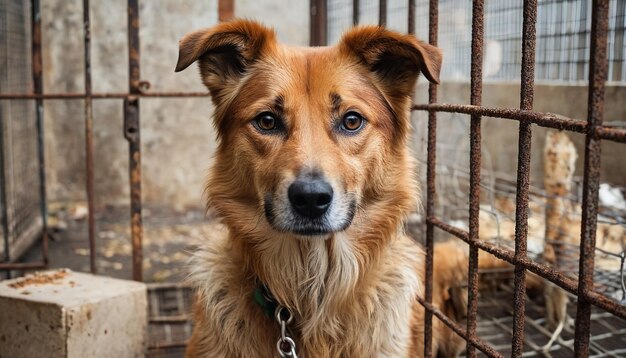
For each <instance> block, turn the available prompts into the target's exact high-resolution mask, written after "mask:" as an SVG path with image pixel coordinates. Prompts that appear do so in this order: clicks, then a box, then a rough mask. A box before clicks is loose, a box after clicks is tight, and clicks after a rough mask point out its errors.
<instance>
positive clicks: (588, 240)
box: [317, 0, 626, 357]
mask: <svg viewBox="0 0 626 358" xmlns="http://www.w3.org/2000/svg"><path fill="white" fill-rule="evenodd" d="M317 2H324V1H321V0H320V1H317ZM511 3H512V2H502V1H498V2H489V5H488V7H485V3H484V1H483V0H474V1H473V2H472V7H471V11H469V3H468V2H463V3H459V2H458V1H449V0H442V1H441V4H440V2H439V1H437V0H431V1H429V2H426V1H422V2H420V3H419V4H418V5H417V6H416V4H415V1H408V8H407V11H406V12H405V14H406V17H405V19H406V20H407V21H406V23H407V26H406V28H407V29H408V32H410V33H415V32H416V28H417V33H418V34H420V35H421V38H424V37H425V33H428V39H429V42H430V43H431V44H433V45H438V37H439V26H440V21H439V11H440V10H441V11H442V12H444V11H445V12H446V17H445V18H442V20H441V22H442V24H444V25H447V24H446V23H445V22H446V21H447V22H454V21H455V20H459V17H455V16H453V14H454V11H456V10H458V9H459V8H461V9H462V8H464V7H465V8H467V9H466V10H468V11H465V12H464V13H463V16H462V18H463V19H464V23H465V24H466V25H467V26H466V28H465V29H463V30H462V31H459V30H458V29H454V31H453V32H452V33H446V32H445V27H442V28H443V29H444V30H443V31H441V33H442V40H443V41H442V43H441V44H442V45H443V46H444V47H445V41H446V40H449V39H447V38H445V36H446V35H449V36H451V37H452V40H455V41H456V43H455V46H454V49H453V50H452V51H446V53H447V54H450V53H451V52H452V53H453V56H452V57H453V58H452V62H453V63H455V60H454V56H455V54H454V52H455V51H456V55H457V57H458V58H459V60H458V61H456V62H458V63H457V67H459V66H465V65H463V64H467V65H466V66H467V67H465V70H463V71H461V72H464V73H465V77H467V74H469V77H470V87H471V96H470V104H469V105H457V104H439V103H436V102H437V86H436V85H432V84H431V85H429V103H428V104H419V105H415V106H414V107H413V110H418V111H427V112H428V145H427V175H426V176H427V187H426V189H427V190H426V243H425V247H426V265H425V284H426V289H425V295H424V298H423V299H422V298H420V299H419V300H420V303H421V304H422V305H423V306H424V307H425V308H426V315H425V318H424V327H425V334H424V340H425V342H424V343H425V344H424V355H425V356H426V357H430V356H432V353H433V352H432V316H433V315H435V316H436V317H437V318H438V319H439V320H441V321H442V322H444V323H445V324H446V325H447V326H449V327H450V328H451V329H452V330H453V331H455V332H456V333H457V334H458V335H459V336H461V337H463V338H464V339H465V340H466V342H467V349H466V352H467V355H468V356H469V357H476V356H477V355H478V351H480V352H481V353H482V354H486V355H487V356H490V357H502V356H503V354H502V353H501V352H499V351H498V350H500V348H501V347H500V346H497V347H496V346H494V345H493V344H490V343H492V342H491V341H489V340H487V339H488V338H489V337H486V336H483V335H482V334H480V335H479V333H482V331H480V330H479V327H478V321H479V320H478V318H479V316H478V286H479V276H478V274H479V272H478V255H479V250H482V251H486V252H488V253H490V254H492V255H494V256H495V257H497V258H499V259H501V260H504V261H506V262H508V263H510V264H512V265H513V267H514V270H513V272H514V276H513V282H514V284H513V287H512V291H511V292H512V294H513V300H512V302H513V305H512V308H511V309H510V311H511V315H512V318H511V320H510V322H509V327H510V332H512V333H511V335H510V337H507V338H508V342H507V343H508V345H509V346H510V350H508V351H507V353H508V354H510V355H511V356H513V357H520V356H522V355H523V354H524V352H525V350H526V348H527V347H526V345H530V346H532V343H530V342H529V343H526V342H527V341H528V340H526V339H525V329H524V328H525V326H524V320H525V318H526V317H527V314H526V306H527V304H526V275H527V272H532V273H533V274H536V275H538V276H539V277H541V278H543V279H545V280H547V281H549V282H551V283H552V284H554V285H556V286H557V287H559V288H560V289H563V290H565V291H566V292H568V293H569V294H571V295H575V297H576V299H577V308H576V325H575V326H576V331H575V332H574V335H573V336H574V340H573V345H574V355H575V356H577V357H586V356H588V355H589V353H590V333H591V319H592V315H591V310H592V307H593V306H597V307H598V308H600V309H602V310H605V311H606V312H607V313H603V314H609V315H611V317H615V319H616V320H618V321H619V320H620V319H626V306H623V305H620V304H619V303H617V302H616V301H615V300H613V299H611V298H609V297H607V296H605V295H604V294H603V293H601V292H599V291H598V290H596V287H595V286H594V256H595V255H594V251H595V246H596V245H595V235H596V226H597V214H598V187H599V177H600V150H601V142H602V140H611V141H615V142H620V143H625V142H626V131H624V130H623V129H619V128H615V127H608V126H603V125H602V124H603V123H602V119H603V118H602V117H603V104H604V86H605V83H606V81H607V79H608V74H609V72H608V71H609V70H608V60H607V56H608V55H610V56H612V57H611V60H612V61H611V66H612V67H611V74H612V76H613V77H611V79H613V78H617V80H621V77H615V76H617V73H618V72H620V71H621V69H620V68H621V67H620V66H622V65H620V63H622V62H623V61H622V60H623V58H624V56H623V54H621V55H620V54H619V50H622V49H623V46H622V47H621V48H618V47H616V46H615V44H616V43H618V42H619V43H621V41H623V33H624V31H623V26H622V25H621V23H622V22H623V19H624V16H623V15H622V13H623V9H622V5H623V4H622V3H621V2H616V1H612V2H611V4H612V5H611V16H612V17H611V21H612V22H611V24H612V25H611V26H612V27H611V32H610V33H609V0H603V1H602V0H596V1H593V4H591V3H589V2H588V1H586V2H584V5H585V6H587V8H586V11H585V12H584V14H583V13H582V12H578V13H577V14H578V15H580V18H578V22H579V24H578V25H579V26H578V28H580V29H583V30H582V31H579V32H580V33H578V34H571V36H573V37H576V36H577V39H578V40H579V41H580V38H584V39H585V40H584V41H587V42H586V43H585V44H584V46H575V45H572V46H570V48H571V50H570V53H576V54H577V56H579V59H580V56H586V57H583V58H582V59H583V63H582V64H580V65H579V64H578V62H581V61H578V62H576V63H575V64H574V65H570V68H569V69H568V72H566V71H565V70H566V69H567V67H568V66H567V65H568V63H562V62H559V61H560V60H562V58H559V61H555V59H554V58H552V57H550V56H553V55H554V51H553V52H552V53H551V55H549V56H548V55H544V53H547V52H546V51H545V50H548V49H546V48H541V49H537V48H536V39H537V37H538V36H539V37H540V38H549V37H555V36H554V35H555V34H558V33H559V32H560V29H559V28H558V27H556V26H553V24H552V22H553V20H552V19H551V18H550V17H549V16H548V15H550V16H554V15H556V13H557V10H558V9H559V8H558V6H560V4H561V3H563V2H555V1H543V2H541V5H539V4H538V2H537V1H536V0H526V1H524V2H523V6H519V5H517V6H513V7H511V6H510V5H511ZM576 4H578V3H577V2H571V1H570V2H568V5H570V7H571V8H572V9H575V8H576V6H575V5H576ZM579 5H580V4H579ZM616 5H617V6H616ZM374 6H375V5H374ZM507 6H509V7H508V8H507ZM581 6H582V5H581ZM371 8H372V6H371V2H368V3H367V4H363V3H362V2H361V1H359V0H353V1H352V23H354V24H357V23H360V22H361V21H360V20H365V21H363V22H371V19H369V18H365V17H366V16H363V15H364V13H366V14H367V13H368V12H367V9H371ZM328 9H329V18H330V19H331V20H334V19H340V21H339V22H338V23H336V24H331V25H330V26H329V27H328V29H329V30H328V31H329V33H330V36H329V38H330V40H331V41H336V40H337V38H338V36H339V35H338V34H339V33H340V32H341V31H342V30H343V29H345V28H346V27H348V26H349V25H350V22H349V21H346V19H347V18H348V17H347V16H346V14H348V13H349V11H350V6H349V4H346V3H345V1H333V2H331V4H330V5H329V6H328ZM364 9H366V10H364ZM389 9H390V8H389V6H388V3H387V1H378V6H377V10H378V24H380V25H387V26H389V27H393V28H396V27H398V23H396V22H395V21H397V20H394V23H390V22H389V12H388V10H389ZM507 9H508V10H507ZM496 10H498V11H500V12H505V14H506V15H507V16H508V18H509V22H510V20H511V19H510V18H511V17H512V16H513V15H515V17H516V20H517V22H516V21H513V22H510V23H509V24H507V25H506V26H505V27H504V29H502V30H506V31H507V33H506V34H502V35H501V37H502V39H508V40H507V41H508V44H507V46H508V48H509V50H507V55H509V57H508V58H507V61H508V67H506V66H505V68H506V71H505V72H503V73H502V76H504V77H505V78H506V75H505V74H506V73H507V72H508V73H515V72H517V73H520V76H519V77H517V75H514V77H512V78H514V79H515V78H520V83H521V91H520V107H519V109H511V108H488V107H483V106H481V101H482V81H483V78H485V77H487V76H489V75H496V74H498V72H500V71H491V72H493V74H492V73H490V71H484V69H483V67H484V62H483V59H484V52H485V50H486V48H485V39H489V36H490V31H496V30H498V29H501V28H502V26H501V27H497V24H496V25H495V27H494V25H490V24H489V21H487V22H486V21H485V13H487V16H489V15H491V14H492V13H491V12H490V11H493V12H495V11H496ZM416 12H417V13H418V14H420V16H418V17H416V16H415V15H416ZM507 12H508V13H507ZM369 14H370V15H371V10H370V11H369ZM451 14H452V15H451ZM583 15H584V17H583ZM559 16H560V15H559ZM425 18H428V19H429V21H428V22H427V23H426V22H425V21H422V22H419V21H420V20H422V19H425ZM564 18H565V17H563V19H564ZM581 18H582V19H584V21H581V20H580V19H581ZM519 19H523V20H522V21H521V22H520V20H519ZM563 19H562V20H561V21H563ZM416 21H417V22H416ZM555 21H556V20H555ZM489 26H492V27H489ZM511 28H512V30H511ZM470 29H471V35H469V33H470V31H469V30H470ZM324 31H326V30H324ZM508 32H510V33H508ZM609 34H610V35H611V40H610V41H611V44H612V45H613V46H612V49H611V50H610V51H611V52H610V53H607V50H608V41H609V40H608V39H609ZM455 37H460V38H455ZM505 42H506V41H505ZM542 42H545V41H542ZM570 42H573V40H572V41H570ZM320 44H324V43H320ZM552 44H553V45H554V44H555V41H554V40H552ZM559 49H563V48H561V47H559ZM537 51H544V53H540V56H538V57H537V61H536V60H535V53H536V52H537ZM581 52H582V53H583V55H581ZM490 58H491V56H490ZM446 61H447V62H448V63H449V62H450V58H449V56H448V57H447V58H446ZM567 61H569V60H567ZM587 64H588V65H587ZM536 65H537V66H538V68H540V70H539V71H537V72H536V71H535V67H536ZM554 66H556V68H557V70H554V69H553V68H552V69H551V67H554ZM579 66H582V68H583V75H582V77H580V71H579V69H578V68H579ZM452 67H454V66H452ZM572 68H573V69H572ZM444 71H445V69H444ZM553 73H558V75H559V76H562V77H558V76H556V77H555V75H554V74H553ZM565 73H567V76H570V77H563V76H566V75H565ZM485 75H487V76H485ZM548 75H549V76H552V77H546V76H548ZM542 76H543V77H542ZM574 76H578V77H574ZM620 76H621V75H620ZM443 77H444V78H446V77H447V78H450V77H453V76H448V74H446V73H444V74H443ZM535 78H537V79H539V80H541V79H543V78H549V79H555V78H556V79H559V78H561V79H563V80H570V79H575V80H580V79H586V78H589V87H588V88H589V103H588V108H589V109H588V115H587V121H581V120H575V119H571V118H566V117H563V116H559V115H554V114H550V113H541V112H535V111H533V110H532V109H533V96H534V88H533V86H534V81H535ZM438 112H448V113H459V114H468V115H470V133H469V142H470V152H469V162H470V170H469V230H463V229H459V228H456V227H454V226H451V225H449V224H447V223H446V222H445V221H444V220H442V218H441V217H438V216H437V213H436V210H435V209H436V206H435V202H436V194H437V191H436V186H435V182H436V148H437V146H436V144H437V133H436V131H437V113H438ZM482 116H488V117H493V118H496V119H509V120H515V121H518V122H519V145H518V160H517V163H518V168H517V175H516V177H515V179H514V182H515V183H516V188H515V195H516V200H515V202H516V207H515V241H514V246H515V247H514V249H513V250H511V249H510V248H506V247H500V246H499V245H496V244H494V243H491V242H486V241H482V240H480V239H479V212H480V197H481V180H480V179H481V163H482V150H481V149H482V148H481V147H482V145H481V144H482V143H481V126H480V124H481V118H482ZM533 124H534V125H538V126H541V127H546V128H554V129H559V130H567V131H572V132H577V133H582V134H584V135H585V137H586V145H585V166H584V178H583V184H582V219H581V224H582V230H581V232H582V234H581V240H580V242H581V244H580V247H579V250H580V251H579V255H578V256H577V257H579V258H580V260H579V263H578V266H579V268H578V270H577V271H578V272H579V273H580V275H579V276H578V275H576V276H575V277H572V276H570V275H568V273H566V272H563V271H560V270H558V269H555V268H553V267H551V266H549V265H546V264H544V263H540V262H537V261H535V260H533V259H532V258H530V257H529V256H528V250H527V236H528V208H529V191H530V178H529V173H530V144H531V138H532V125H533ZM436 228H437V229H439V230H440V231H442V232H446V233H448V234H450V235H452V236H454V237H455V238H456V239H460V240H461V241H463V242H465V243H467V244H468V245H469V259H468V268H469V270H468V271H469V275H468V304H467V313H468V314H467V325H466V326H465V327H462V326H461V325H460V324H458V323H456V322H454V321H453V320H451V319H449V318H448V317H447V316H445V314H443V313H442V312H441V311H439V310H438V309H437V308H435V307H434V306H433V305H432V303H431V302H432V289H433V288H432V279H433V271H432V270H433V267H432V265H433V244H434V236H435V229H436ZM578 277H580V279H578ZM508 301H510V298H509V299H508ZM529 306H530V307H531V309H532V308H533V306H532V305H529ZM594 309H595V308H594ZM529 312H531V311H530V310H529ZM529 335H532V333H529ZM594 337H595V338H594V339H596V338H597V336H594ZM591 347H594V346H593V344H592V345H591ZM593 349H595V348H593ZM594 352H595V351H594ZM567 356H571V352H569V353H568V354H567Z"/></svg>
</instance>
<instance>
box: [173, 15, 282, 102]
mask: <svg viewBox="0 0 626 358" xmlns="http://www.w3.org/2000/svg"><path fill="white" fill-rule="evenodd" d="M275 43H276V34H275V33H274V31H273V30H271V29H269V28H267V27H265V26H263V25H261V24H259V23H257V22H254V21H249V20H234V21H230V22H224V23H221V24H219V25H216V26H214V27H212V28H208V29H203V30H198V31H195V32H192V33H189V34H187V35H185V36H184V37H183V38H182V39H181V40H180V42H179V52H178V63H177V64H176V72H179V71H182V70H184V69H185V68H187V67H189V65H191V64H192V63H194V62H195V61H198V62H199V64H200V75H201V76H202V82H203V83H204V85H205V86H206V87H207V88H208V89H209V91H210V92H211V97H213V102H214V103H215V104H216V105H219V104H220V103H222V102H223V99H224V97H226V96H227V95H228V94H229V93H230V92H231V91H230V90H232V89H234V88H236V86H237V83H238V82H239V80H240V79H241V77H242V76H243V75H244V74H245V72H246V68H247V67H248V66H249V65H251V64H252V63H253V62H254V61H255V60H257V59H258V58H259V57H260V56H261V55H262V54H263V52H264V51H266V50H268V49H269V48H270V46H272V45H274V44H275Z"/></svg>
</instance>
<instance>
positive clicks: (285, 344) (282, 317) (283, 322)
mask: <svg viewBox="0 0 626 358" xmlns="http://www.w3.org/2000/svg"><path fill="white" fill-rule="evenodd" d="M252 298H253V299H254V303H256V304H257V305H258V306H259V307H261V309H262V310H263V312H265V315H266V316H268V317H269V318H273V319H275V320H276V322H277V323H278V324H279V325H280V337H279V338H278V341H277V342H276V349H277V350H278V355H279V356H280V357H290V358H298V355H297V354H296V342H294V340H293V338H291V337H293V335H292V333H291V330H290V329H289V327H288V326H289V324H290V323H291V322H292V321H293V314H292V313H291V311H289V309H288V308H286V307H285V306H283V305H281V304H279V303H277V302H276V300H275V299H274V297H273V296H272V293H271V292H270V290H269V289H268V288H267V286H265V285H264V284H262V283H260V282H259V283H258V284H257V286H256V287H255V288H254V292H253V293H252Z"/></svg>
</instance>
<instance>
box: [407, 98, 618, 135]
mask: <svg viewBox="0 0 626 358" xmlns="http://www.w3.org/2000/svg"><path fill="white" fill-rule="evenodd" d="M412 109H413V110H418V111H437V112H448V113H464V114H477V115H482V116H486V117H492V118H495V119H511V120H515V121H526V122H530V123H533V124H536V125H538V126H540V127H545V128H554V129H558V130H567V131H570V132H576V133H588V132H589V131H590V130H591V131H592V133H594V136H595V137H596V138H599V139H605V140H610V141H613V142H619V143H626V130H623V129H619V128H612V127H604V126H596V127H595V128H590V127H589V125H588V123H587V121H583V120H580V119H572V118H568V117H565V116H561V115H558V114H554V113H546V112H535V111H524V110H520V109H516V108H499V107H482V106H472V105H467V104H447V103H435V104H416V105H413V108H412Z"/></svg>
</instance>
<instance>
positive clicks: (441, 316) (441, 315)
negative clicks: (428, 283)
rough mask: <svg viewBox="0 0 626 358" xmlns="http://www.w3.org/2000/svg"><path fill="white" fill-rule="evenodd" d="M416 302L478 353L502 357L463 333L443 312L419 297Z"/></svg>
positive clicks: (480, 340)
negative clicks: (469, 343) (470, 343)
mask: <svg viewBox="0 0 626 358" xmlns="http://www.w3.org/2000/svg"><path fill="white" fill-rule="evenodd" d="M417 300H418V301H419V303H420V304H421V305H422V306H424V308H426V310H427V311H429V312H432V313H433V314H434V315H435V316H437V318H438V319H439V320H440V321H441V322H443V323H444V324H445V325H446V326H448V327H450V328H451V329H452V330H453V331H454V333H456V334H458V335H459V336H460V337H461V338H463V339H465V340H466V341H468V342H470V341H471V342H472V344H473V345H474V346H475V347H476V348H478V349H479V350H480V351H482V352H483V353H485V354H486V355H488V356H489V357H504V356H503V355H502V354H500V353H498V352H497V351H496V350H494V349H493V348H492V347H491V346H490V345H489V344H487V343H486V342H485V341H483V340H482V339H480V338H477V337H474V338H470V337H469V336H468V335H467V332H466V331H465V329H463V327H461V326H460V325H459V324H457V323H456V322H454V321H453V320H451V319H450V318H448V316H446V315H445V314H444V313H443V312H441V311H440V310H438V309H437V308H436V307H434V306H433V305H432V303H428V302H426V301H425V300H423V299H422V298H421V297H418V298H417Z"/></svg>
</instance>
